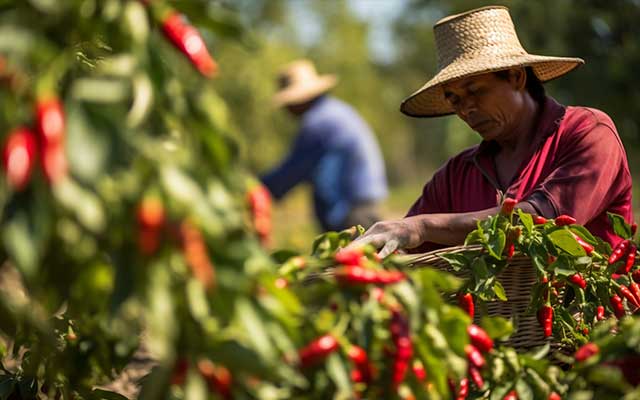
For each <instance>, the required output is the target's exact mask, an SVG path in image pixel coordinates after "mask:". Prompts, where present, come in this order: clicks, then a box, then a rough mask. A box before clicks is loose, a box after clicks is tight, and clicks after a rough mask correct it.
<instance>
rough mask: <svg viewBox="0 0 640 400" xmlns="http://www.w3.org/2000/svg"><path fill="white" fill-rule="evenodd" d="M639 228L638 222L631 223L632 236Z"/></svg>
mask: <svg viewBox="0 0 640 400" xmlns="http://www.w3.org/2000/svg"><path fill="white" fill-rule="evenodd" d="M637 230H638V224H636V223H635V222H634V223H633V224H631V236H633V235H635V234H636V231H637Z"/></svg>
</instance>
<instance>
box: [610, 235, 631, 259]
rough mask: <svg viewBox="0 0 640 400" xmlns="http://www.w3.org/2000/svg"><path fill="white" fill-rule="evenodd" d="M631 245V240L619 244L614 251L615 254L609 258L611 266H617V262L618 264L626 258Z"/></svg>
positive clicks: (612, 253)
mask: <svg viewBox="0 0 640 400" xmlns="http://www.w3.org/2000/svg"><path fill="white" fill-rule="evenodd" d="M630 244H631V241H630V240H629V239H626V240H623V241H621V242H620V243H618V245H617V246H616V248H615V249H614V250H613V252H611V255H610V256H609V260H608V262H609V265H612V264H615V263H616V262H618V260H620V259H621V258H622V257H623V256H625V255H626V254H627V249H628V248H629V245H630Z"/></svg>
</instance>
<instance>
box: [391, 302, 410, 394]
mask: <svg viewBox="0 0 640 400" xmlns="http://www.w3.org/2000/svg"><path fill="white" fill-rule="evenodd" d="M389 330H390V331H391V339H392V340H393V343H394V344H395V346H396V353H395V355H394V359H393V367H392V374H391V382H392V385H393V387H394V388H398V386H399V385H400V384H401V383H402V382H403V381H404V378H405V375H406V373H407V370H408V369H409V362H411V357H412V356H413V344H412V343H411V337H410V336H409V320H407V318H406V316H404V315H403V314H401V313H400V312H399V311H395V310H394V311H392V313H391V325H390V328H389Z"/></svg>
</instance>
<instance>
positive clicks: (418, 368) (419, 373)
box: [411, 360, 427, 382]
mask: <svg viewBox="0 0 640 400" xmlns="http://www.w3.org/2000/svg"><path fill="white" fill-rule="evenodd" d="M411 369H412V370H413V374H414V375H415V376H416V379H418V382H424V381H425V380H427V371H425V369H424V365H422V363H421V362H420V361H419V360H414V361H413V364H411Z"/></svg>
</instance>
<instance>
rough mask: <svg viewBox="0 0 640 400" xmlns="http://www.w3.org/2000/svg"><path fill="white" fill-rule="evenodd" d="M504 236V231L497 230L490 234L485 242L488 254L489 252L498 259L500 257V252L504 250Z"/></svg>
mask: <svg viewBox="0 0 640 400" xmlns="http://www.w3.org/2000/svg"><path fill="white" fill-rule="evenodd" d="M506 240H507V239H506V236H505V234H504V231H502V230H498V231H497V232H496V233H495V235H492V236H491V237H490V238H489V241H488V242H487V245H488V246H489V247H488V250H489V254H491V255H492V256H493V257H494V258H496V259H498V260H499V259H500V258H502V257H501V255H502V252H503V251H504V245H505V243H506Z"/></svg>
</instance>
